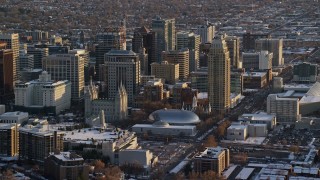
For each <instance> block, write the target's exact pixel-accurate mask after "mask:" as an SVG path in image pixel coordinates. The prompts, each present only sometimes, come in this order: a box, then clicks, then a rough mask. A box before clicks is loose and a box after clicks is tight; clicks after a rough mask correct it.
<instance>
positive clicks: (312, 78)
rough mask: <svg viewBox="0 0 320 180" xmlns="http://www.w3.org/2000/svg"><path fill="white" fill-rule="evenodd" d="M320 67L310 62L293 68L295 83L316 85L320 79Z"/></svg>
mask: <svg viewBox="0 0 320 180" xmlns="http://www.w3.org/2000/svg"><path fill="white" fill-rule="evenodd" d="M318 68H319V67H318V65H317V64H311V63H308V62H303V63H298V64H295V65H294V66H293V81H294V82H297V83H314V82H316V81H317V77H318Z"/></svg>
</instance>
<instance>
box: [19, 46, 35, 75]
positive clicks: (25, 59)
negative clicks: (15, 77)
mask: <svg viewBox="0 0 320 180" xmlns="http://www.w3.org/2000/svg"><path fill="white" fill-rule="evenodd" d="M19 63H20V65H19V67H20V69H19V71H22V70H24V69H33V65H34V55H31V54H27V50H20V54H19ZM20 75H21V72H20ZM20 80H21V78H20Z"/></svg>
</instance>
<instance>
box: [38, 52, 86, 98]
mask: <svg viewBox="0 0 320 180" xmlns="http://www.w3.org/2000/svg"><path fill="white" fill-rule="evenodd" d="M42 66H43V70H45V71H47V72H48V73H49V74H51V79H52V80H55V81H63V80H69V81H71V100H72V101H80V100H82V99H83V93H84V89H83V88H84V58H83V57H82V56H80V55H79V54H54V55H50V56H48V57H46V58H44V59H43V62H42Z"/></svg>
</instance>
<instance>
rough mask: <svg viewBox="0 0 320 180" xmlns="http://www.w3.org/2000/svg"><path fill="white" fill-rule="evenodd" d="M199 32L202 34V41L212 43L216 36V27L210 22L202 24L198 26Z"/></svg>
mask: <svg viewBox="0 0 320 180" xmlns="http://www.w3.org/2000/svg"><path fill="white" fill-rule="evenodd" d="M197 34H199V35H200V38H201V43H202V44H204V43H212V40H213V38H214V36H215V27H214V26H213V25H212V24H210V23H208V22H207V24H206V25H200V26H198V27H197Z"/></svg>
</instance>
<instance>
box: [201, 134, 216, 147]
mask: <svg viewBox="0 0 320 180" xmlns="http://www.w3.org/2000/svg"><path fill="white" fill-rule="evenodd" d="M217 145H218V143H217V141H216V138H215V137H214V136H213V135H209V136H208V138H207V140H206V142H205V143H204V147H217Z"/></svg>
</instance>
